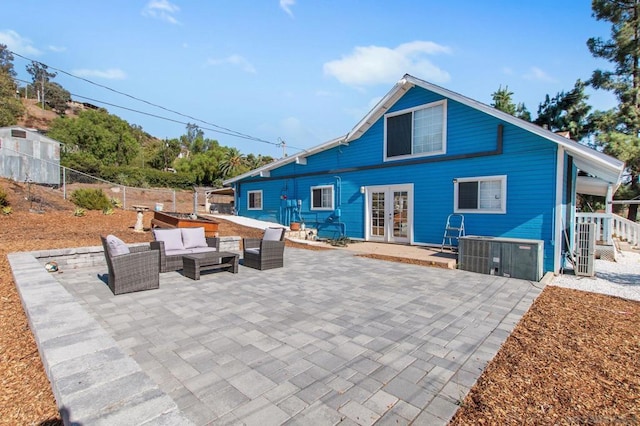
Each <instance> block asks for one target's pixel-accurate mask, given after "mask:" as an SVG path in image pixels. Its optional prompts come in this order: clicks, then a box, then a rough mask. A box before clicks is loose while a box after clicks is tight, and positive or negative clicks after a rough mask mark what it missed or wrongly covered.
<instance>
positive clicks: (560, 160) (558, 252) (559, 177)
mask: <svg viewBox="0 0 640 426" xmlns="http://www.w3.org/2000/svg"><path fill="white" fill-rule="evenodd" d="M556 163H557V164H556V203H555V204H556V208H555V210H556V212H555V213H556V214H555V221H554V222H555V225H554V232H553V233H554V241H552V244H554V246H553V272H554V273H555V274H558V273H560V267H561V262H562V259H561V257H562V241H563V235H562V234H563V232H564V226H563V225H564V220H563V214H562V213H563V212H562V201H563V200H562V190H563V188H564V185H563V182H564V178H563V176H564V174H563V170H564V149H563V148H562V147H561V146H558V153H557V154H556ZM569 250H571V247H569Z"/></svg>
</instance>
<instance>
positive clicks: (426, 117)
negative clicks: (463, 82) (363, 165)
mask: <svg viewBox="0 0 640 426" xmlns="http://www.w3.org/2000/svg"><path fill="white" fill-rule="evenodd" d="M446 122H447V101H446V100H443V101H438V102H433V103H430V104H427V105H422V106H420V107H418V108H412V109H409V110H403V111H400V112H396V113H393V114H388V115H386V117H385V158H386V159H397V158H406V157H422V156H426V155H436V154H444V153H445V151H446V128H447V125H446Z"/></svg>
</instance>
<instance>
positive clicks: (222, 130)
mask: <svg viewBox="0 0 640 426" xmlns="http://www.w3.org/2000/svg"><path fill="white" fill-rule="evenodd" d="M9 52H10V53H11V54H12V55H14V56H17V57H20V58H22V59H24V60H27V61H31V62H37V63H39V64H41V65H43V66H46V67H47V68H50V69H52V70H54V71H57V72H60V73H62V74H65V75H68V76H70V77H73V78H77V79H78V80H81V81H85V82H87V83H89V84H92V85H94V86H97V87H100V88H103V89H106V90H109V91H111V92H114V93H117V94H119V95H122V96H126V97H128V98H131V99H133V100H136V101H138V102H143V103H145V104H147V105H150V106H153V107H155V108H160V109H162V110H164V111H167V112H170V113H172V114H176V115H179V116H181V117H185V118H189V119H191V120H195V121H199V122H201V123H205V124H207V125H209V126H213V127H215V129H212V128H205V127H202V129H204V130H209V131H213V132H217V133H221V134H225V135H228V136H235V137H238V138H241V139H247V140H252V141H255V142H262V143H266V144H269V145H274V146H277V147H281V146H282V142H277V143H276V142H271V141H267V140H265V139H261V138H258V137H255V136H251V135H247V134H245V133H242V132H238V131H235V130H232V129H228V128H226V127H223V126H219V125H217V124H214V123H210V122H208V121H206V120H202V119H199V118H196V117H193V116H190V115H187V114H183V113H181V112H178V111H175V110H172V109H170V108H166V107H163V106H162V105H158V104H155V103H153V102H149V101H146V100H144V99H141V98H138V97H136V96H133V95H129V94H128V93H124V92H121V91H119V90H116V89H112V88H110V87H108V86H105V85H103V84H100V83H96V82H94V81H91V80H89V79H87V78H84V77H79V76H76V75H74V74H72V73H70V72H67V71H64V70H62V69H59V68H55V67H52V66H49V65H47V64H45V63H43V62H40V61H35V60H33V59H30V58H27V57H26V56H23V55H20V54H18V53H15V52H13V51H10V50H9ZM16 80H18V81H23V82H25V83H28V84H31V83H29V82H26V81H24V80H19V79H16ZM73 96H76V97H79V98H83V99H88V100H91V101H93V102H98V103H102V104H105V105H109V106H113V107H116V108H121V109H125V110H128V111H132V112H136V113H139V114H143V115H148V116H150V117H154V118H158V119H162V120H166V121H171V122H174V123H179V124H189V123H184V122H181V121H178V120H174V119H170V118H167V117H162V116H159V115H156V114H151V113H146V112H143V111H140V110H136V109H132V108H127V107H123V106H120V105H116V104H111V103H108V102H104V101H99V100H95V99H91V98H87V97H84V96H81V95H76V94H74V95H73ZM217 129H220V130H217ZM290 148H293V149H297V150H300V151H305V149H303V148H297V147H294V146H290Z"/></svg>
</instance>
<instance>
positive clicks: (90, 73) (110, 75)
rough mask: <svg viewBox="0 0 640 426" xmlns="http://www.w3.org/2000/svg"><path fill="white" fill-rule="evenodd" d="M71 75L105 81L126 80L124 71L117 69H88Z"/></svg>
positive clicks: (78, 70) (75, 71) (74, 71)
mask: <svg viewBox="0 0 640 426" xmlns="http://www.w3.org/2000/svg"><path fill="white" fill-rule="evenodd" d="M71 74H73V75H75V76H78V77H84V78H89V77H98V78H103V79H105V80H124V79H125V78H127V75H126V74H125V72H124V71H122V70H120V69H118V68H109V69H107V70H90V69H86V68H84V69H77V70H73V71H71Z"/></svg>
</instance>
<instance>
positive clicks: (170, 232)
mask: <svg viewBox="0 0 640 426" xmlns="http://www.w3.org/2000/svg"><path fill="white" fill-rule="evenodd" d="M153 238H155V239H156V241H163V242H164V249H165V251H167V250H184V245H183V244H182V233H181V232H180V228H173V229H159V228H154V230H153Z"/></svg>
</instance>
